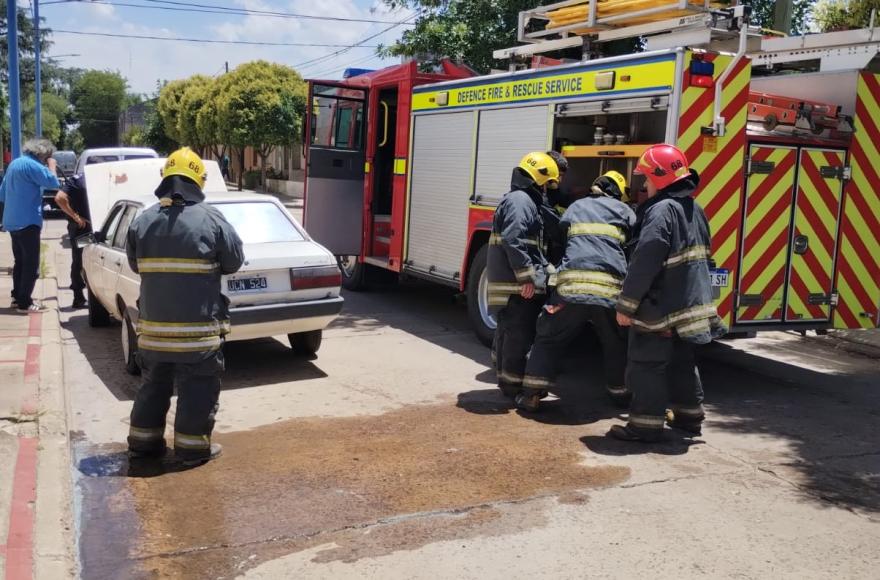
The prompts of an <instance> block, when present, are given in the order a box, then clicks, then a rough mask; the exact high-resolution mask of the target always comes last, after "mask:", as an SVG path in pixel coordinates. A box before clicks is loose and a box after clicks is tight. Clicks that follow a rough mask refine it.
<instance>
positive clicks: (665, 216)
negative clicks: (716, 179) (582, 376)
mask: <svg viewBox="0 0 880 580" xmlns="http://www.w3.org/2000/svg"><path fill="white" fill-rule="evenodd" d="M698 185H699V176H698V175H697V173H696V172H695V171H693V170H692V171H691V176H690V177H688V178H686V179H683V180H682V181H679V182H677V183H674V184H672V185H671V186H670V187H667V188H666V189H664V190H662V191H660V192H659V193H658V194H657V195H656V196H655V197H653V198H651V199H649V200H648V201H647V202H645V204H644V206H643V208H641V209H640V211H639V221H638V223H637V225H636V230H637V236H638V237H637V239H635V240H634V244H633V249H632V255H631V259H630V263H629V272H628V273H627V275H626V279H625V280H624V283H623V290H622V291H621V293H620V297H619V298H618V300H617V311H618V312H621V313H623V314H626V315H627V316H629V317H631V318H632V319H633V327H634V328H636V329H637V330H640V331H642V332H660V333H665V332H671V333H674V334H676V335H677V336H678V337H680V338H681V339H682V340H686V341H688V342H693V343H697V344H705V343H708V342H711V340H712V339H713V338H718V337H720V336H723V335H724V334H725V333H726V332H727V328H726V327H725V325H724V323H723V322H722V321H721V319H720V318H719V317H718V312H717V311H716V309H715V305H714V301H713V299H712V288H711V286H710V281H709V257H710V252H711V245H712V240H711V236H710V233H709V221H708V220H707V219H706V214H705V213H704V212H703V208H702V207H700V205H699V204H698V203H697V202H696V201H695V200H694V199H693V197H691V195H692V194H693V192H694V191H696V189H697V186H698Z"/></svg>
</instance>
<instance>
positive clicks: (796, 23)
mask: <svg viewBox="0 0 880 580" xmlns="http://www.w3.org/2000/svg"><path fill="white" fill-rule="evenodd" d="M742 4H748V5H750V6H751V7H752V24H757V25H760V26H761V27H763V28H768V29H774V28H775V26H774V18H775V15H776V4H777V2H776V0H747V1H746V2H742ZM815 4H816V0H794V1H793V2H792V14H791V30H781V31H780V32H785V33H788V34H804V33H806V32H808V29H809V23H810V15H811V13H812V10H813V6H814V5H815Z"/></svg>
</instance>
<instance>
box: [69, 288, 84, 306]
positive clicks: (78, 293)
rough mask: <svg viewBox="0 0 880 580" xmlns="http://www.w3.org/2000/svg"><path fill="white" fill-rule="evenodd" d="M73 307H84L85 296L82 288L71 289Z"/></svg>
mask: <svg viewBox="0 0 880 580" xmlns="http://www.w3.org/2000/svg"><path fill="white" fill-rule="evenodd" d="M72 306H73V308H76V309H79V308H85V307H86V297H85V296H83V293H82V290H74V291H73V304H72Z"/></svg>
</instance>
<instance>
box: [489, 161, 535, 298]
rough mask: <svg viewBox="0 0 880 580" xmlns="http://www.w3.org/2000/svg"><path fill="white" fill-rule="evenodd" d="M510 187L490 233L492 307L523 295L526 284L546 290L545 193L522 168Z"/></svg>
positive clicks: (513, 178) (496, 214)
mask: <svg viewBox="0 0 880 580" xmlns="http://www.w3.org/2000/svg"><path fill="white" fill-rule="evenodd" d="M510 187H511V191H510V192H508V193H506V194H505V195H504V197H503V198H501V202H500V203H499V204H498V207H497V208H496V209H495V215H494V217H493V219H492V234H491V235H490V236H489V250H488V255H487V264H486V275H487V276H488V279H489V289H488V290H489V308H490V310H492V311H497V310H499V309H501V308H503V307H505V306H507V300H508V298H510V297H511V296H516V295H519V293H520V291H521V290H522V286H523V284H527V283H529V282H531V283H532V284H534V285H535V292H536V293H542V292H543V291H544V287H545V286H546V268H547V260H546V259H545V258H544V252H543V249H542V248H543V227H544V223H543V219H542V217H541V205H542V201H543V195H542V194H541V191H540V190H539V189H538V187H537V186H536V185H535V183H534V181H532V180H531V179H530V178H528V177H527V176H526V175H524V174H523V173H521V172H520V171H519V170H518V169H515V170H514V172H513V177H512V179H511V184H510Z"/></svg>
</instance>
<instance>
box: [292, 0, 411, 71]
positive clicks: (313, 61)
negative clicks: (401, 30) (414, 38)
mask: <svg viewBox="0 0 880 580" xmlns="http://www.w3.org/2000/svg"><path fill="white" fill-rule="evenodd" d="M419 14H421V12H413V13H412V14H410V15H409V16H407V17H406V18H404V19H403V20H401V21H400V22H396V23H395V24H392V25H391V26H389V27H387V28H383V29H382V30H380V31H379V32H377V33H376V34H373V35H370V36H367V37H365V38H362V39H361V40H359V41H358V42H356V43H354V44H352V45H351V46H348V47H346V48H343V49H342V50H337V51H336V52H331V53H330V54H327V55H324V56H320V57H318V58H313V59H311V60H307V61H304V62H301V63H297V64H294V65H293V68H295V69H299V68H301V67H307V66H310V65H314V64H317V63H319V62H324V61H326V60H329V59H332V58H333V57H334V56H339V55H340V54H344V53H346V52H348V51H349V50H351V49H352V48H355V47H361V46H365V45H364V44H363V43H365V42H368V41H370V40H373V39H374V38H377V37H379V36H382V35H383V34H385V33H386V32H388V31H389V30H393V29H394V28H397V27H398V26H401V25H403V24H407V23H408V22H409V21H410V20H412V19H414V18H416V17H417V16H419Z"/></svg>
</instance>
